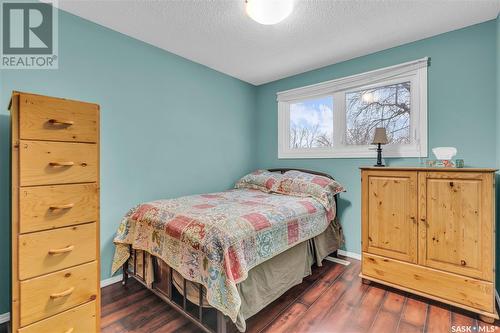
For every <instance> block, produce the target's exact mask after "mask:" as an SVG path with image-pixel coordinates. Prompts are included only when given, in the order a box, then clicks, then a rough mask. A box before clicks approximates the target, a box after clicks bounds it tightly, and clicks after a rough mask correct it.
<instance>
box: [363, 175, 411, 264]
mask: <svg viewBox="0 0 500 333" xmlns="http://www.w3.org/2000/svg"><path fill="white" fill-rule="evenodd" d="M362 186H363V191H362V193H363V198H362V205H363V207H362V221H363V228H362V230H363V235H362V240H363V242H362V243H363V251H364V252H368V253H372V254H378V255H381V256H385V257H389V258H393V259H398V260H403V261H407V262H412V263H416V262H417V237H418V230H417V200H418V199H417V172H416V171H394V172H390V173H388V172H384V171H375V170H374V171H372V170H370V171H366V172H363V179H362Z"/></svg>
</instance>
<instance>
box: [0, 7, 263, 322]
mask: <svg viewBox="0 0 500 333" xmlns="http://www.w3.org/2000/svg"><path fill="white" fill-rule="evenodd" d="M59 24H60V26H59V50H60V52H59V55H60V62H59V69H58V70H52V71H48V70H24V71H14V70H8V71H3V72H1V73H0V77H1V78H0V93H1V95H0V97H1V101H0V102H1V107H0V110H1V111H0V154H1V156H2V158H1V159H0V314H1V313H5V312H8V311H9V302H10V301H9V285H10V283H9V279H10V269H9V267H10V264H9V261H10V242H9V239H10V237H9V232H10V231H9V225H10V222H9V221H10V217H9V196H10V190H9V135H10V131H9V113H8V111H7V104H8V101H9V98H10V93H11V91H12V90H21V91H27V92H34V93H40V94H47V95H53V96H60V97H66V98H73V99H79V100H84V101H91V102H96V103H99V104H101V259H102V265H101V270H102V278H103V279H105V278H108V277H109V276H110V266H111V259H112V254H113V251H114V249H113V245H112V238H113V236H114V233H115V230H116V227H117V226H118V223H119V221H120V219H121V217H122V216H123V215H124V214H125V213H126V212H127V210H128V209H129V208H131V207H132V206H134V205H135V204H137V203H139V202H141V201H148V200H152V199H158V198H168V197H175V196H179V195H184V194H192V193H200V192H210V191H219V190H224V189H227V188H229V187H231V186H232V185H233V184H234V181H235V180H237V179H238V178H239V177H240V176H241V175H242V174H244V173H246V172H249V171H250V170H251V169H253V168H254V166H255V149H254V144H253V138H254V135H255V117H254V110H255V87H254V86H252V85H250V84H247V83H243V82H241V81H239V80H236V79H234V78H231V77H229V76H226V75H224V74H221V73H219V72H216V71H214V70H211V69H209V68H207V67H204V66H202V65H199V64H196V63H193V62H190V61H188V60H185V59H183V58H181V57H178V56H175V55H173V54H170V53H167V52H165V51H163V50H160V49H157V48H154V47H152V46H149V45H147V44H145V43H142V42H139V41H137V40H134V39H132V38H129V37H126V36H124V35H121V34H119V33H116V32H113V31H111V30H109V29H106V28H103V27H101V26H98V25H95V24H93V23H90V22H88V21H85V20H82V19H80V18H77V17H75V16H72V15H69V14H65V13H62V14H61V15H60V21H59Z"/></svg>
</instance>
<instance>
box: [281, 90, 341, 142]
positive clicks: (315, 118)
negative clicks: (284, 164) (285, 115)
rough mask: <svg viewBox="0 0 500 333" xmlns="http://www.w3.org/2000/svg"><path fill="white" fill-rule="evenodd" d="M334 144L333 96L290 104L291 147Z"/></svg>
mask: <svg viewBox="0 0 500 333" xmlns="http://www.w3.org/2000/svg"><path fill="white" fill-rule="evenodd" d="M332 146H333V98H332V97H331V96H328V97H321V98H317V99H310V100H306V101H302V102H300V103H293V104H290V148H295V149H297V148H322V147H332Z"/></svg>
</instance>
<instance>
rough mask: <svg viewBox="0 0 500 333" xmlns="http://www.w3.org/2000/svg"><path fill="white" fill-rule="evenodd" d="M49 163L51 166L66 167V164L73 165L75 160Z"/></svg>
mask: <svg viewBox="0 0 500 333" xmlns="http://www.w3.org/2000/svg"><path fill="white" fill-rule="evenodd" d="M49 165H50V166H52V167H66V166H73V165H75V162H72V161H66V162H49Z"/></svg>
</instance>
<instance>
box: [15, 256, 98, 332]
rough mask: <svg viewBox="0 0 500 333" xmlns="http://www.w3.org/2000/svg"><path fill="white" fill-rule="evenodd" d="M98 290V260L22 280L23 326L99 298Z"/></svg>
mask: <svg viewBox="0 0 500 333" xmlns="http://www.w3.org/2000/svg"><path fill="white" fill-rule="evenodd" d="M97 292H98V290H97V263H96V262H95V261H94V262H91V263H88V264H84V265H81V266H76V267H72V268H69V269H65V270H63V271H60V272H56V273H52V274H49V275H44V276H41V277H37V278H34V279H30V280H27V281H22V282H21V285H20V294H21V311H20V319H21V326H25V325H29V324H31V323H33V322H35V321H38V320H40V319H44V318H47V317H50V316H53V315H55V314H58V313H60V312H62V311H64V310H67V309H70V308H72V307H74V306H76V305H79V304H83V303H85V302H88V301H93V300H95V299H96V298H97ZM94 309H95V308H94ZM74 319H76V318H74ZM37 324H38V323H37ZM37 332H38V331H37ZM52 332H54V331H52Z"/></svg>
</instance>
